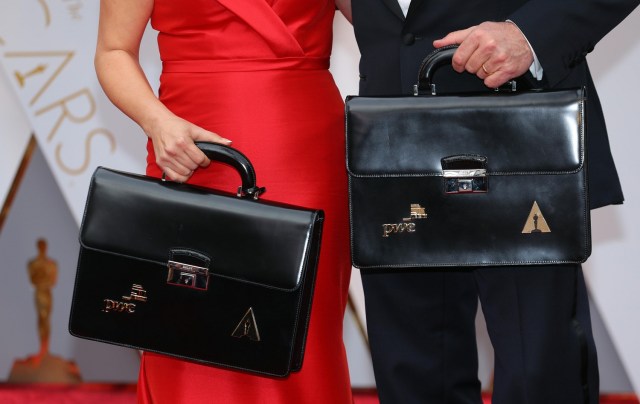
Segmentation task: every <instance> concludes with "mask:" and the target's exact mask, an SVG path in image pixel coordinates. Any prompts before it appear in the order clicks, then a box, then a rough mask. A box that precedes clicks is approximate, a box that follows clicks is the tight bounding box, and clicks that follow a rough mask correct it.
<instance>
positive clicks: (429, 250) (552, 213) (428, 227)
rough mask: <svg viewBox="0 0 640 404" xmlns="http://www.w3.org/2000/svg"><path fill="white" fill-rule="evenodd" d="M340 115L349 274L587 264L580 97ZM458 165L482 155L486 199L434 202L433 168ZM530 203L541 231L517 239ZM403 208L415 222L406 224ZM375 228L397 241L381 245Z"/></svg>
mask: <svg viewBox="0 0 640 404" xmlns="http://www.w3.org/2000/svg"><path fill="white" fill-rule="evenodd" d="M346 111H347V166H348V171H349V198H350V214H351V239H352V261H353V264H354V266H356V267H358V268H363V269H366V268H389V267H430V266H486V265H491V266H495V265H523V264H550V263H573V262H584V261H585V260H586V259H587V257H588V256H589V254H590V252H591V238H590V224H589V223H590V216H589V210H588V200H587V180H586V171H587V170H586V167H585V165H586V159H585V149H584V144H585V133H584V97H583V93H582V90H563V91H554V92H523V93H510V94H505V93H495V94H484V95H479V94H476V95H474V94H466V95H450V96H436V97H432V96H417V97H352V98H350V99H348V100H347V105H346ZM466 155H475V156H484V157H486V168H487V181H488V192H486V193H460V194H445V193H444V191H443V190H444V181H445V179H444V177H443V172H442V170H443V167H442V164H443V158H446V157H450V156H466ZM534 202H535V203H536V204H537V205H538V207H539V209H540V213H541V214H542V218H544V220H545V221H546V223H547V225H548V227H549V229H550V230H551V231H550V232H540V233H523V230H524V228H525V224H527V223H530V222H531V220H532V219H531V218H530V217H529V216H530V212H531V210H532V207H533V205H534ZM412 204H419V205H420V206H421V207H422V208H424V213H426V214H427V217H426V218H414V219H411V218H410V213H411V205H412ZM542 218H541V217H540V216H538V217H537V220H538V221H539V223H540V225H541V226H542V220H543V219H542ZM405 219H406V220H405ZM403 223H404V225H403ZM409 223H413V225H411V226H414V227H413V229H410V228H409V227H408V226H409V225H408V224H409ZM383 225H396V227H395V229H396V230H398V231H397V232H392V233H389V234H386V236H387V237H383V235H384V232H383V230H384V229H385V228H384V227H383ZM386 229H387V230H388V229H390V227H386ZM409 230H414V231H409Z"/></svg>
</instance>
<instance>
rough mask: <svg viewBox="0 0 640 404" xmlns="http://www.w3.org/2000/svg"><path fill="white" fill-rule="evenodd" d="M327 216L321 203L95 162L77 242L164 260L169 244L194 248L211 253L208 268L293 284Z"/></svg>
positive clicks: (255, 279)
mask: <svg viewBox="0 0 640 404" xmlns="http://www.w3.org/2000/svg"><path fill="white" fill-rule="evenodd" d="M322 219H323V212H322V211H320V210H313V209H303V208H299V207H292V206H288V205H284V204H277V203H269V202H264V201H255V200H252V199H245V198H239V197H236V196H235V195H232V194H228V193H224V192H216V191H212V190H210V189H206V188H201V187H195V186H192V185H185V184H179V183H175V182H171V181H166V182H165V181H161V180H159V179H155V178H151V177H145V176H141V175H135V174H129V173H122V172H118V171H114V170H111V169H106V168H98V169H97V170H96V171H95V173H94V175H93V178H92V181H91V185H90V189H89V195H88V199H87V208H86V209H85V215H84V219H83V224H82V228H81V231H80V243H81V245H82V247H84V248H88V249H92V250H98V251H101V252H105V253H109V254H117V255H124V256H128V257H132V258H136V259H140V260H146V261H153V262H157V263H158V264H161V265H163V266H164V267H166V266H167V265H168V261H169V260H171V258H172V256H171V255H172V251H176V250H182V251H185V250H186V251H192V252H195V253H196V255H198V254H202V255H204V256H206V257H207V258H208V259H209V260H210V264H209V268H208V270H209V274H210V276H213V277H215V276H224V277H229V278H233V279H237V280H241V281H246V282H252V283H257V284H261V285H265V286H267V287H270V288H279V289H285V290H293V289H295V288H297V287H298V286H299V285H300V281H301V278H302V274H303V271H305V268H306V265H307V262H308V259H309V253H310V251H309V250H310V248H309V247H310V245H311V240H312V238H313V237H318V236H319V233H318V232H317V231H315V232H314V228H315V227H316V226H320V225H321V224H322V223H321V222H322ZM316 230H317V229H316Z"/></svg>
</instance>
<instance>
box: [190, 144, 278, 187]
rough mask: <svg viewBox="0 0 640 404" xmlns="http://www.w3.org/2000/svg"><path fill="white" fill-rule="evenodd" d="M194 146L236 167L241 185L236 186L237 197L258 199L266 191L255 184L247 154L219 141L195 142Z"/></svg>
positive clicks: (254, 173)
mask: <svg viewBox="0 0 640 404" xmlns="http://www.w3.org/2000/svg"><path fill="white" fill-rule="evenodd" d="M196 146H198V148H200V150H202V151H203V152H204V154H205V155H206V156H207V157H209V159H211V160H215V161H218V162H220V163H224V164H228V165H230V166H231V167H233V168H235V169H236V171H237V172H238V174H240V178H241V179H242V185H241V186H239V187H238V192H237V195H238V196H239V197H252V198H253V199H258V197H259V196H260V195H261V194H263V193H265V192H266V189H265V188H264V187H258V186H257V185H256V172H255V170H254V169H253V164H251V161H249V159H248V158H247V156H245V155H244V154H242V153H241V152H240V151H239V150H237V149H234V148H232V147H229V146H225V145H222V144H219V143H210V142H196Z"/></svg>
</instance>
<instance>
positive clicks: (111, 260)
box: [69, 168, 323, 376]
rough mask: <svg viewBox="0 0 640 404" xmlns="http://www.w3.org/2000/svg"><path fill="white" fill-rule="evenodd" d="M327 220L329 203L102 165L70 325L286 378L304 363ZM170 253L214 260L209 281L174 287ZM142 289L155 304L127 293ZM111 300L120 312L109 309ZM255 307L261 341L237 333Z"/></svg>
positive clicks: (196, 261)
mask: <svg viewBox="0 0 640 404" xmlns="http://www.w3.org/2000/svg"><path fill="white" fill-rule="evenodd" d="M322 223H323V212H322V211H320V210H312V209H303V208H298V207H295V206H288V205H283V204H276V203H267V202H262V201H255V200H253V199H248V198H238V197H236V196H235V195H231V194H224V193H221V192H213V191H211V190H208V189H205V188H199V187H195V186H191V185H184V184H178V183H174V182H163V181H161V180H157V179H154V178H150V177H145V176H140V175H135V174H128V173H120V172H116V171H113V170H109V169H105V168H98V169H97V170H96V172H95V173H94V177H93V179H92V183H91V186H90V191H89V196H88V199H87V206H86V211H85V216H84V218H83V223H82V228H81V233H80V242H81V249H80V257H79V260H78V270H77V275H76V284H75V289H74V295H73V302H72V309H71V316H70V322H69V330H70V332H71V333H72V334H73V335H75V336H78V337H81V338H87V339H92V340H97V341H102V342H107V343H112V344H116V345H122V346H128V347H134V348H136V349H142V350H146V351H153V352H159V353H164V354H168V355H172V356H176V357H180V358H185V359H188V360H192V361H196V362H200V363H205V364H215V365H220V366H224V367H229V368H234V369H240V370H244V371H249V372H254V373H259V374H267V375H273V376H285V375H287V374H288V373H289V372H290V371H295V370H299V369H300V366H301V364H302V358H303V355H304V346H305V339H306V333H307V327H308V321H309V316H310V310H311V301H312V296H313V287H314V280H315V276H316V268H317V259H318V255H319V248H320V238H321V231H322ZM169 259H175V260H179V261H182V262H185V263H189V264H193V265H198V266H207V265H208V266H209V270H210V276H209V280H208V289H207V290H198V289H193V288H190V287H184V286H180V285H175V284H168V283H167V276H168V267H167V261H168V260H169ZM133 285H140V287H141V288H142V289H144V291H145V295H146V297H147V299H146V301H138V300H135V299H133V300H131V299H127V298H128V297H130V296H131V293H132V288H133V287H134V286H133ZM107 301H113V302H120V303H121V304H120V306H119V308H120V309H121V310H118V309H117V308H113V307H111V308H110V309H107V310H105V309H106V308H107V306H106V305H108V304H109V303H107ZM114 304H117V303H114ZM127 304H134V305H135V306H134V307H133V308H132V307H131V306H126V305H127ZM249 308H251V309H252V311H253V314H254V316H255V328H257V331H258V332H259V336H260V341H254V340H252V339H251V338H249V336H248V335H245V336H243V337H237V336H235V337H234V336H233V335H232V334H233V333H234V331H235V330H236V327H237V326H238V325H239V324H240V323H241V320H242V319H243V316H245V314H246V313H247V311H248V310H249ZM131 309H132V310H133V311H131Z"/></svg>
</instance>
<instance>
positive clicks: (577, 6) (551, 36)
mask: <svg viewBox="0 0 640 404" xmlns="http://www.w3.org/2000/svg"><path fill="white" fill-rule="evenodd" d="M638 4H640V0H531V1H528V2H527V3H525V4H524V5H523V6H522V7H520V8H519V9H518V10H516V11H515V12H514V13H513V14H511V15H510V16H509V17H508V19H510V20H512V21H513V22H515V23H516V24H517V25H518V27H519V28H520V30H522V32H523V33H524V34H525V36H526V37H527V39H528V40H529V43H530V44H531V46H532V47H533V49H534V50H535V52H536V55H537V57H538V59H539V60H540V63H541V65H542V68H543V69H544V78H545V80H546V82H547V84H548V85H549V86H550V87H554V86H555V85H556V84H558V83H559V82H560V81H562V79H564V78H565V77H566V76H567V75H568V74H569V73H570V72H571V70H572V69H573V68H574V67H576V66H577V65H579V64H581V63H582V62H583V61H584V60H585V58H586V56H587V54H588V53H589V52H591V51H592V50H593V49H594V47H595V45H596V44H597V43H598V41H600V40H601V39H602V38H603V37H604V36H605V35H606V34H607V33H609V31H611V30H612V29H613V28H615V27H616V26H617V25H618V24H619V23H620V22H621V21H622V20H624V19H625V18H626V17H627V16H628V15H629V14H630V13H631V12H632V11H633V9H635V8H636V7H637V6H638Z"/></svg>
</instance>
